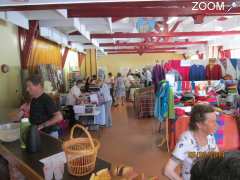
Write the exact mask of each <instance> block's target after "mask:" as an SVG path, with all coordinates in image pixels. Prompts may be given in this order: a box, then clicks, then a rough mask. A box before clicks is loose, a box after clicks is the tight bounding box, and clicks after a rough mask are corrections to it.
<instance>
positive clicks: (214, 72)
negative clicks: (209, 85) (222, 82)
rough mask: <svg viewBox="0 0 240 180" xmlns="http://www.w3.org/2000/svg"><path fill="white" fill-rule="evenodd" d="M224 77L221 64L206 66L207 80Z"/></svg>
mask: <svg viewBox="0 0 240 180" xmlns="http://www.w3.org/2000/svg"><path fill="white" fill-rule="evenodd" d="M221 78H222V68H221V66H220V65H219V64H215V65H213V67H212V68H211V67H210V64H208V65H207V67H206V79H207V80H219V79H221Z"/></svg>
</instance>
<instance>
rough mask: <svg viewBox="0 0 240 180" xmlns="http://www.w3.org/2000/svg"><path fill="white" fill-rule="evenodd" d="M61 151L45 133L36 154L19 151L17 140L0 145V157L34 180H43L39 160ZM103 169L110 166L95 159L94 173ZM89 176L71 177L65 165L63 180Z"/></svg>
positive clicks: (85, 179) (58, 145) (58, 144)
mask: <svg viewBox="0 0 240 180" xmlns="http://www.w3.org/2000/svg"><path fill="white" fill-rule="evenodd" d="M46 147H47V148H46ZM62 151H63V149H62V142H61V141H60V140H58V139H55V138H53V137H51V136H49V135H47V134H45V133H41V150H40V151H39V152H37V153H32V154H30V153H27V152H26V151H25V150H23V149H21V148H20V141H19V140H17V141H14V142H11V143H5V142H2V143H0V155H2V156H3V157H4V158H6V159H7V160H8V161H11V162H12V161H14V162H15V165H16V167H17V168H18V169H19V171H20V172H22V173H23V174H24V175H25V176H26V177H27V179H34V180H43V179H44V174H43V164H42V163H41V162H40V161H39V160H40V159H42V158H46V157H48V156H51V155H54V154H56V153H59V152H62ZM105 168H108V169H110V168H111V164H110V163H108V162H106V161H104V160H101V159H99V158H97V161H96V168H95V171H94V172H97V171H99V170H101V169H105ZM90 175H91V174H90ZM90 175H87V176H83V177H75V176H72V175H70V174H69V173H68V171H67V165H66V164H65V171H64V175H63V180H75V179H82V180H89V178H90Z"/></svg>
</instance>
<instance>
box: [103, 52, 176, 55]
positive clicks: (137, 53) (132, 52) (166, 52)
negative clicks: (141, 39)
mask: <svg viewBox="0 0 240 180" xmlns="http://www.w3.org/2000/svg"><path fill="white" fill-rule="evenodd" d="M144 53H176V51H144V52H138V51H123V52H122V51H118V52H109V53H108V54H140V55H141V54H144Z"/></svg>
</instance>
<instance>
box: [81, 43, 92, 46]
mask: <svg viewBox="0 0 240 180" xmlns="http://www.w3.org/2000/svg"><path fill="white" fill-rule="evenodd" d="M83 45H86V46H91V45H93V44H92V43H83Z"/></svg>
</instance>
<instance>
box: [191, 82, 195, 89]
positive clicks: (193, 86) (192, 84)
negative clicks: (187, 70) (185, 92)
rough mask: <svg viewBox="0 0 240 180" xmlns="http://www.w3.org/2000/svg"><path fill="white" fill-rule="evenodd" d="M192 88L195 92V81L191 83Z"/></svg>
mask: <svg viewBox="0 0 240 180" xmlns="http://www.w3.org/2000/svg"><path fill="white" fill-rule="evenodd" d="M191 86H192V90H193V91H195V82H194V81H192V82H191Z"/></svg>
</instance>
